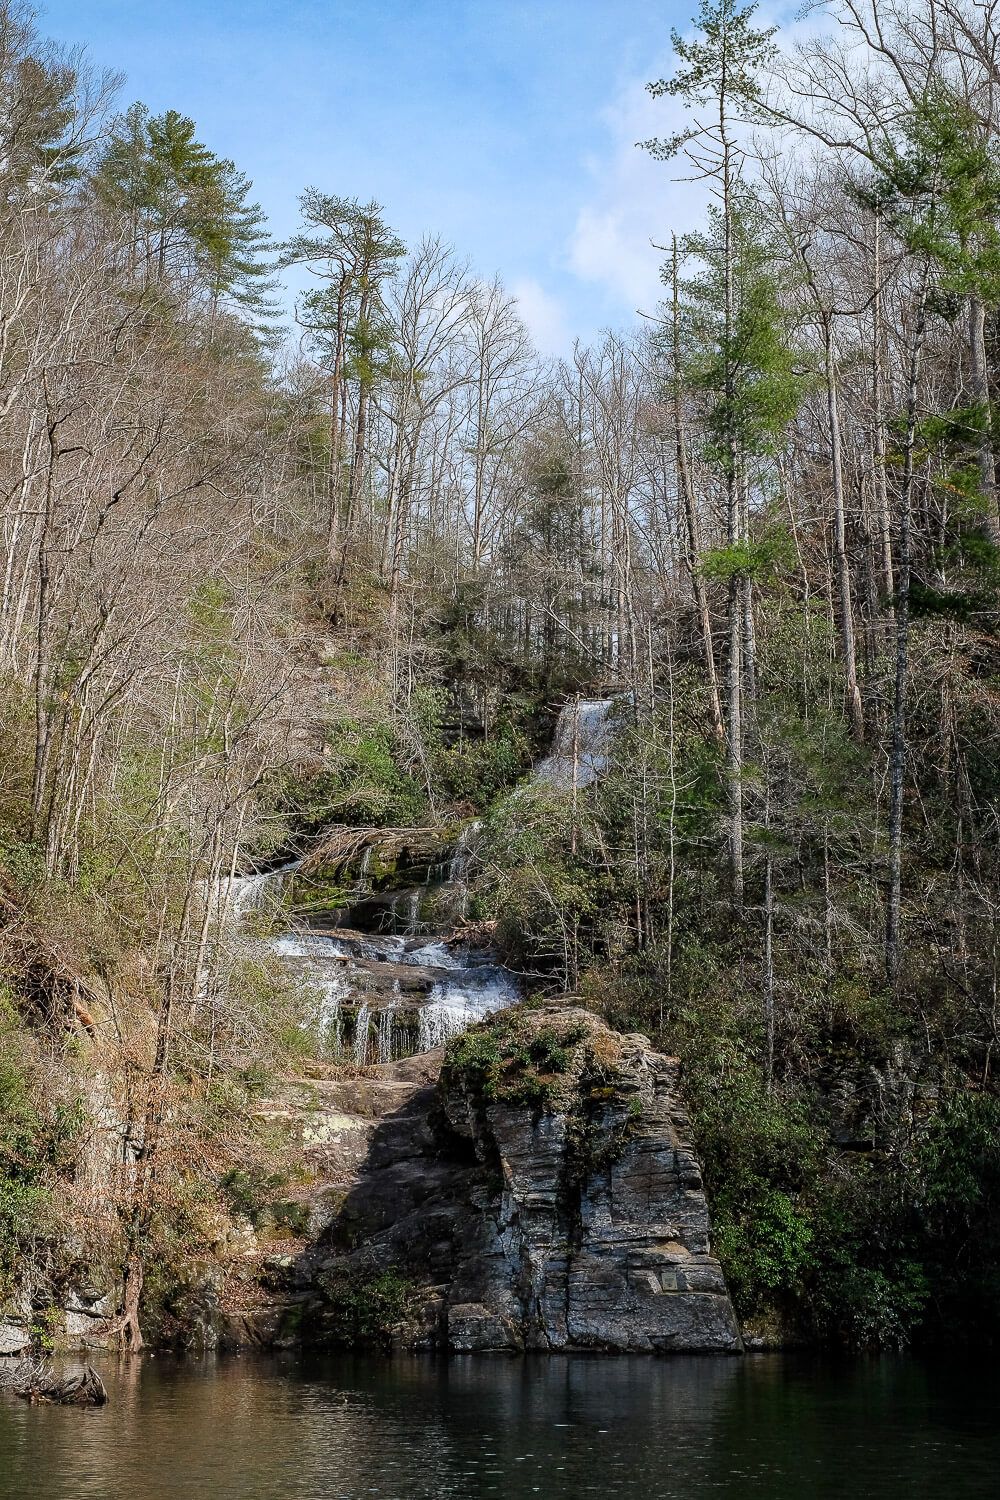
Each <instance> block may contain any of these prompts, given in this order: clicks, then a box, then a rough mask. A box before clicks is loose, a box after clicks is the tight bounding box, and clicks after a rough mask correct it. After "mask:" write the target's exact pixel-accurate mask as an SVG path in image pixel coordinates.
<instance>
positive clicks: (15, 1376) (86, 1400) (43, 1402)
mask: <svg viewBox="0 0 1000 1500" xmlns="http://www.w3.org/2000/svg"><path fill="white" fill-rule="evenodd" d="M0 1386H5V1387H6V1388H7V1389H8V1390H11V1391H13V1392H14V1394H15V1396H20V1398H21V1400H22V1401H27V1402H29V1403H30V1404H31V1405H32V1406H106V1405H107V1401H108V1392H107V1388H106V1387H105V1384H104V1381H103V1380H102V1379H101V1377H100V1375H98V1373H97V1371H96V1370H95V1369H94V1367H93V1365H83V1366H82V1368H80V1369H77V1370H69V1371H67V1372H66V1374H64V1375H57V1374H56V1373H55V1371H54V1370H53V1368H52V1366H51V1365H50V1364H47V1363H46V1362H45V1360H29V1359H25V1360H22V1361H21V1362H20V1363H19V1364H17V1365H15V1366H14V1367H13V1368H12V1369H10V1370H5V1371H3V1372H2V1373H0Z"/></svg>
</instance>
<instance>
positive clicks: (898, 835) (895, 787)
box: [885, 265, 930, 985]
mask: <svg viewBox="0 0 1000 1500" xmlns="http://www.w3.org/2000/svg"><path fill="white" fill-rule="evenodd" d="M929 277H930V270H929V267H928V266H926V265H925V267H924V271H923V280H922V284H921V289H920V295H919V298H918V301H917V310H916V323H915V326H914V333H913V342H912V344H911V347H910V367H909V373H908V379H907V391H906V436H905V438H904V444H903V475H902V486H901V491H900V497H899V539H898V543H897V548H896V571H897V581H896V677H895V687H894V693H893V707H892V746H891V750H890V754H889V880H888V893H887V900H886V923H885V969H886V975H887V977H888V979H889V982H890V984H893V985H895V984H897V983H898V980H899V945H900V914H901V904H902V871H903V794H904V790H905V782H906V756H907V697H908V688H909V672H910V563H911V547H910V544H911V527H912V519H913V479H914V447H915V445H916V435H917V389H918V383H919V379H920V366H921V359H922V355H923V347H924V332H925V329H926V323H927V293H928V282H929Z"/></svg>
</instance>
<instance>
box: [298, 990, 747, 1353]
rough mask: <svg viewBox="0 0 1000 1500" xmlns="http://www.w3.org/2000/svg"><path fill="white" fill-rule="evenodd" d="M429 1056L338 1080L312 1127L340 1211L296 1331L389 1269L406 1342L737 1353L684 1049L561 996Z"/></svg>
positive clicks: (329, 1314)
mask: <svg viewBox="0 0 1000 1500" xmlns="http://www.w3.org/2000/svg"><path fill="white" fill-rule="evenodd" d="M439 1060H440V1059H439ZM419 1061H420V1063H421V1064H422V1065H423V1066H422V1069H421V1070H418V1069H417V1068H416V1067H414V1064H416V1063H417V1062H418V1060H417V1059H413V1060H412V1061H411V1063H410V1064H398V1065H395V1066H394V1069H392V1070H385V1071H386V1072H387V1073H388V1072H389V1071H392V1073H393V1076H392V1078H391V1079H390V1078H389V1077H388V1076H387V1077H386V1078H384V1079H380V1080H375V1082H374V1084H373V1085H372V1086H370V1087H367V1088H366V1087H364V1086H359V1083H358V1082H357V1081H355V1082H353V1083H344V1084H334V1085H327V1094H326V1096H325V1098H324V1102H323V1108H324V1109H326V1110H327V1111H328V1112H329V1113H330V1115H331V1117H332V1118H335V1120H336V1127H335V1129H332V1130H331V1131H326V1132H324V1129H323V1127H322V1123H321V1120H319V1119H313V1121H312V1122H311V1123H310V1124H309V1125H308V1127H306V1128H308V1130H309V1131H311V1133H312V1140H313V1145H312V1146H311V1147H310V1146H309V1145H308V1142H307V1154H308V1152H309V1151H310V1150H311V1152H312V1155H313V1160H314V1166H316V1165H317V1164H318V1163H321V1162H322V1163H323V1165H322V1166H321V1167H320V1169H319V1171H318V1173H317V1176H318V1178H319V1179H322V1178H323V1177H324V1176H325V1179H326V1180H325V1186H324V1185H323V1184H322V1183H321V1184H320V1187H321V1194H323V1193H325V1198H326V1201H327V1202H330V1203H331V1205H333V1206H332V1208H331V1213H330V1216H329V1220H328V1223H327V1225H326V1228H325V1229H324V1230H323V1232H322V1233H321V1234H320V1236H319V1238H318V1239H317V1241H316V1242H315V1243H314V1244H313V1245H311V1246H310V1247H309V1248H308V1249H307V1250H306V1251H305V1253H304V1254H303V1255H302V1256H301V1257H300V1258H299V1260H298V1261H297V1263H296V1265H295V1267H294V1269H293V1272H292V1274H291V1285H290V1287H289V1291H290V1292H291V1293H292V1297H293V1299H294V1300H295V1302H296V1304H297V1306H296V1312H295V1320H296V1323H297V1326H298V1329H299V1331H300V1334H301V1336H302V1337H303V1338H305V1339H317V1340H323V1339H324V1338H332V1339H336V1338H337V1337H339V1336H340V1335H341V1333H342V1332H343V1330H342V1329H341V1328H340V1327H339V1326H338V1319H339V1318H341V1317H342V1309H343V1306H344V1305H345V1304H344V1296H343V1288H344V1287H345V1286H351V1287H354V1288H358V1287H360V1286H375V1287H381V1286H382V1285H383V1282H381V1281H380V1280H379V1278H380V1277H381V1278H385V1277H386V1276H390V1275H391V1276H392V1277H395V1278H399V1280H400V1282H401V1284H405V1286H406V1288H407V1296H406V1299H405V1302H406V1313H405V1316H402V1315H401V1317H400V1323H399V1325H398V1327H397V1328H396V1330H395V1334H396V1342H402V1343H406V1344H410V1345H415V1346H421V1345H422V1346H438V1347H447V1348H450V1349H453V1350H488V1349H555V1350H558V1349H594V1350H622V1351H625V1350H628V1351H655V1350H717V1351H718V1350H734V1351H735V1350H738V1349H739V1347H740V1341H739V1334H738V1332H737V1327H736V1321H735V1318H734V1315H733V1310H732V1306H731V1304H730V1301H729V1296H728V1293H727V1291H726V1287H725V1283H724V1281H723V1277H722V1272H721V1270H720V1268H719V1264H718V1262H717V1261H716V1259H715V1258H714V1256H713V1255H712V1253H711V1247H710V1241H709V1219H708V1210H707V1205H706V1202H705V1196H704V1191H703V1188H702V1181H701V1174H700V1171H699V1168H698V1163H697V1160H696V1158H695V1156H694V1153H693V1151H692V1149H691V1146H690V1142H689V1139H688V1122H687V1117H686V1115H685V1113H684V1111H683V1108H682V1106H681V1104H680V1101H679V1095H678V1065H677V1063H676V1062H675V1061H674V1060H672V1059H670V1058H666V1057H663V1056H662V1055H660V1054H658V1053H655V1052H653V1051H652V1049H651V1048H650V1046H649V1044H648V1042H647V1041H646V1040H645V1038H643V1037H639V1036H621V1035H619V1034H618V1033H616V1032H613V1031H611V1030H610V1029H609V1028H608V1027H606V1026H605V1025H604V1024H603V1023H602V1022H601V1021H599V1020H598V1019H597V1018H596V1017H594V1016H592V1015H590V1014H589V1013H588V1012H586V1011H582V1010H579V1009H576V1008H573V1007H570V1006H567V1005H555V1006H551V1007H547V1008H545V1009H541V1010H528V1009H516V1010H510V1011H504V1012H501V1013H500V1014H498V1015H496V1016H494V1017H491V1018H490V1019H489V1020H488V1021H486V1022H484V1023H483V1024H482V1025H480V1026H477V1027H475V1028H473V1030H472V1031H470V1032H468V1033H467V1034H466V1035H465V1036H463V1037H461V1038H459V1039H458V1040H457V1041H456V1042H454V1043H452V1044H451V1046H450V1047H449V1049H448V1052H447V1054H446V1056H445V1057H444V1058H443V1060H442V1061H443V1066H441V1071H440V1076H439V1077H438V1078H437V1079H436V1080H435V1079H434V1076H433V1073H434V1059H433V1058H432V1057H425V1058H423V1059H420V1060H419ZM407 1070H409V1073H408V1074H407ZM373 1071H374V1070H373ZM380 1071H381V1070H380ZM352 1093H353V1096H354V1097H353V1098H352V1097H351V1096H352ZM380 1104H381V1105H382V1106H384V1112H382V1113H379V1109H380ZM358 1111H360V1113H358ZM352 1119H356V1124H355V1125H353V1126H349V1125H348V1123H347V1122H348V1121H349V1120H352ZM304 1133H305V1131H304ZM334 1179H335V1181H334ZM336 1288H339V1289H340V1290H339V1292H335V1291H334V1290H332V1289H336ZM357 1300H358V1298H357V1295H354V1296H353V1298H352V1300H351V1306H356V1305H357Z"/></svg>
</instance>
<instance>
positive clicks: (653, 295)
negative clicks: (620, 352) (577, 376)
mask: <svg viewBox="0 0 1000 1500" xmlns="http://www.w3.org/2000/svg"><path fill="white" fill-rule="evenodd" d="M788 10H789V7H788V6H787V4H784V3H782V0H771V3H769V4H764V5H763V6H762V8H761V12H760V14H759V17H758V18H757V19H758V21H759V24H760V25H761V26H765V25H767V24H769V23H770V22H771V21H781V22H782V23H783V24H782V27H781V32H780V36H779V41H780V42H781V43H782V44H783V45H784V46H791V45H792V44H793V43H794V42H795V41H796V40H803V39H805V38H807V37H809V36H814V35H816V34H817V33H819V32H821V31H823V30H825V29H829V27H830V25H831V22H830V19H829V17H828V16H824V15H822V14H820V15H809V16H805V17H794V16H792V17H790V18H788V19H787V20H786V16H787V13H788ZM675 68H676V58H675V57H674V55H673V51H672V49H671V50H670V51H667V52H665V53H664V54H663V55H662V56H661V57H659V58H657V59H654V60H653V62H651V64H650V66H649V68H648V70H644V72H643V76H642V77H641V78H632V79H629V80H627V81H626V82H625V83H624V84H623V85H622V87H621V88H620V89H619V90H618V92H617V94H616V95H615V97H614V98H613V99H612V100H611V102H610V103H609V104H608V105H607V106H606V107H605V108H604V109H602V110H601V112H600V120H601V122H602V124H603V125H604V127H605V130H606V139H607V147H606V149H605V150H604V151H602V152H601V153H600V155H599V156H594V157H592V158H591V159H590V161H589V162H588V163H587V167H588V172H589V176H590V184H591V186H590V192H589V194H588V196H587V198H586V201H585V202H583V204H582V205H581V207H580V210H579V213H578V215H577V220H576V225H575V228H574V231H573V234H572V237H571V239H570V243H569V247H568V267H569V269H570V271H571V272H572V273H573V274H574V275H575V276H577V277H578V278H579V279H580V280H581V281H586V282H589V283H591V284H597V285H599V286H601V287H603V289H604V291H605V292H606V293H607V294H608V295H609V297H611V298H613V299H614V300H615V301H616V302H618V303H619V304H621V305H622V311H623V312H625V311H635V310H639V311H642V312H653V311H654V309H655V307H656V304H657V303H658V302H659V301H660V299H661V297H662V295H663V288H662V286H661V284H660V280H659V270H660V266H661V265H662V263H663V261H664V259H665V252H664V250H662V249H656V248H654V247H655V246H656V245H660V246H664V245H668V244H669V243H670V236H671V234H672V233H674V234H677V235H682V234H685V233H687V232H689V231H690V230H693V229H697V228H700V227H701V226H702V225H703V224H704V222H705V209H706V206H707V204H708V202H709V201H710V198H709V189H708V186H707V185H706V184H705V183H704V182H693V181H691V180H690V179H688V180H685V173H686V172H688V171H689V170H690V168H689V166H688V164H687V162H686V161H685V159H684V158H683V157H678V158H677V159H675V160H674V161H671V162H660V161H656V160H655V159H654V158H653V157H651V156H650V154H649V152H648V151H643V150H642V149H641V148H640V147H639V146H637V145H636V142H637V141H645V140H649V139H650V138H651V137H659V138H660V139H665V138H668V137H670V136H673V135H675V134H677V133H678V132H679V131H681V130H683V129H684V128H685V127H686V126H688V125H690V124H691V122H692V116H691V112H690V110H689V108H688V106H687V105H686V104H685V103H684V102H683V101H682V100H680V99H672V98H670V97H669V96H668V97H666V98H663V99H654V98H653V97H652V95H651V94H649V93H648V92H647V89H646V82H647V80H649V79H653V78H662V77H669V76H670V74H671V73H672V72H674V70H675Z"/></svg>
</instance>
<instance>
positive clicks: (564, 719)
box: [534, 698, 615, 791]
mask: <svg viewBox="0 0 1000 1500" xmlns="http://www.w3.org/2000/svg"><path fill="white" fill-rule="evenodd" d="M614 706H615V699H614V698H574V699H571V700H570V702H568V703H564V704H563V706H562V708H561V709H560V710H559V718H558V720H557V721H556V732H555V734H554V736H553V739H552V749H551V750H550V751H549V753H548V755H546V757H545V758H544V760H540V761H539V762H538V765H537V766H536V767H535V770H534V780H535V781H544V782H548V784H549V785H550V786H554V787H558V788H559V790H560V791H568V790H572V788H573V787H584V786H591V785H593V783H594V782H595V781H596V780H597V778H598V777H599V776H603V774H604V772H605V771H606V770H607V768H608V760H609V755H610V750H611V737H612V729H611V722H610V721H611V712H612V710H613V708H614Z"/></svg>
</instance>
